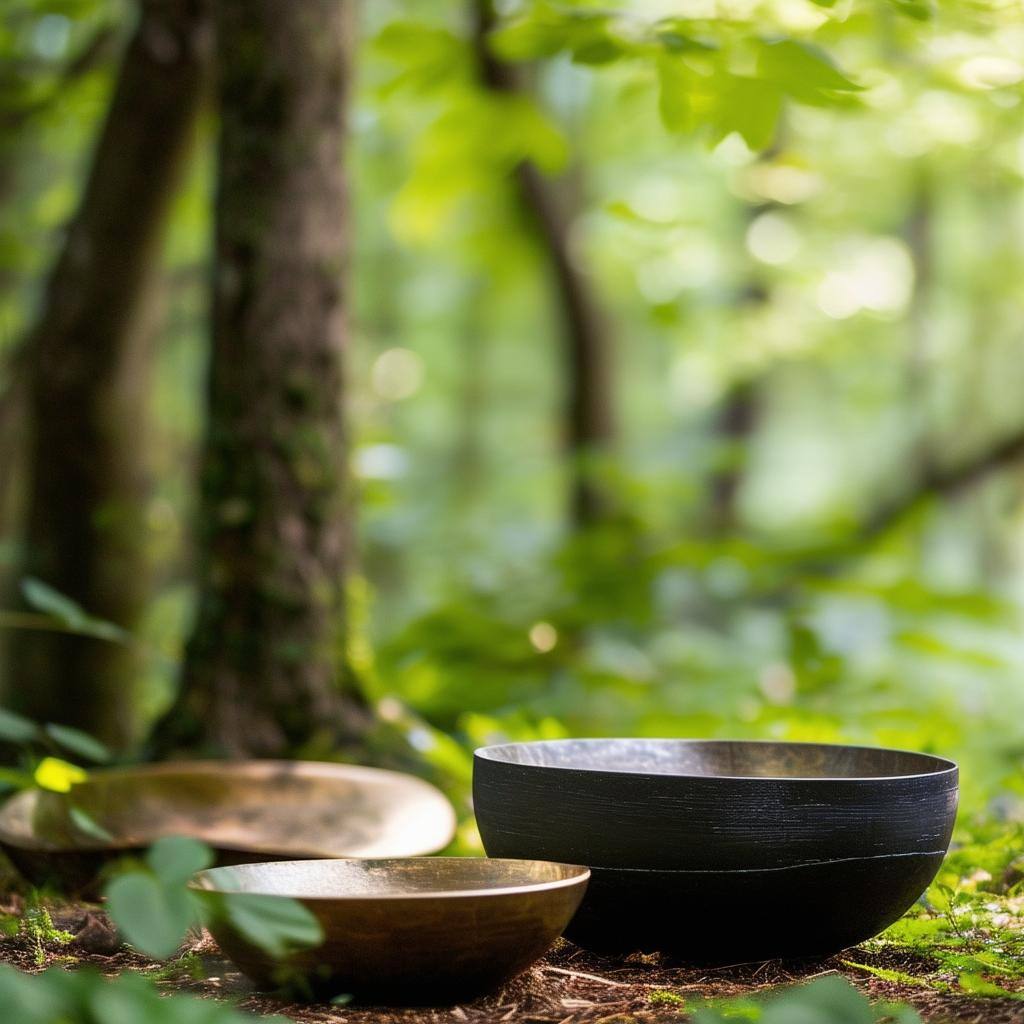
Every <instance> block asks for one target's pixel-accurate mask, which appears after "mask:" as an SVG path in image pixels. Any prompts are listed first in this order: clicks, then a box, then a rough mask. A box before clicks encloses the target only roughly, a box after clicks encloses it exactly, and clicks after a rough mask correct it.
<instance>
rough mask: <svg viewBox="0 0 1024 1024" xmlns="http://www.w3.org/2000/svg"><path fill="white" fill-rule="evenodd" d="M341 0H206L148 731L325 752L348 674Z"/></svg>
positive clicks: (348, 15)
mask: <svg viewBox="0 0 1024 1024" xmlns="http://www.w3.org/2000/svg"><path fill="white" fill-rule="evenodd" d="M353 6H354V5H353V4H352V3H351V2H349V0H306V2H304V3H301V4H299V3H280V2H277V0H217V2H216V3H215V4H214V8H215V20H216V27H217V35H218V44H217V58H218V71H219V85H218V100H219V106H220V116H221V129H220V143H219V155H218V174H219V185H218V195H217V209H216V243H215V245H216V265H215V271H214V297H213V313H212V319H213V336H212V346H213V351H212V362H211V367H210V378H209V423H208V427H207V434H206V440H205V448H204V454H203V467H202V485H201V487H202V494H201V531H202V535H201V539H200V546H201V566H200V581H199V585H200V594H199V609H198V616H197V620H196V623H195V626H194V629H193V632H192V636H191V640H190V641H189V644H188V649H187V653H186V660H185V667H184V678H183V682H182V690H181V695H180V697H179V699H178V701H177V703H176V704H175V706H174V707H173V708H172V709H171V710H170V712H169V713H168V714H167V715H166V716H165V718H164V719H163V720H162V722H160V723H159V725H158V728H157V730H156V733H155V745H156V747H157V749H159V750H161V751H168V750H173V749H176V748H180V747H188V748H196V747H199V748H210V749H214V750H217V751H219V752H222V753H226V754H229V755H235V756H242V755H264V756H265V755H271V756H272V755H282V754H286V753H289V752H294V751H297V750H300V749H305V750H310V749H314V748H315V749H321V750H322V749H331V748H334V747H335V746H336V745H337V744H338V743H339V742H342V743H344V742H345V741H346V740H350V739H352V738H353V737H355V736H357V735H358V734H359V732H360V730H361V729H362V728H363V726H364V723H365V720H366V713H365V711H364V708H363V706H362V703H361V701H360V700H359V697H358V695H357V693H356V691H355V689H354V687H353V686H352V685H351V683H350V682H349V681H348V679H347V674H346V668H345V656H344V586H345V569H346V565H347V562H348V559H349V509H348V507H347V503H346V495H345V491H346V487H345V477H346V444H345V434H344V428H343V420H342V413H341V399H342V386H343V367H342V362H343V354H344V347H345V337H346V326H345V318H346V312H347V301H346V297H345V294H344V292H343V285H344V279H345V263H346V258H347V254H346V248H347V246H346V240H347V237H348V234H349V225H348V219H347V213H346V206H345V164H344V111H345V102H346V97H347V93H348V86H349V78H350V74H351V60H352V41H353V40H352V32H353V25H352V14H353Z"/></svg>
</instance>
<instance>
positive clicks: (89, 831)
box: [68, 807, 114, 843]
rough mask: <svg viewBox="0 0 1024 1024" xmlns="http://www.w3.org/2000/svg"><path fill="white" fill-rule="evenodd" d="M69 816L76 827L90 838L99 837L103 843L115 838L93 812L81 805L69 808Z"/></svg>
mask: <svg viewBox="0 0 1024 1024" xmlns="http://www.w3.org/2000/svg"><path fill="white" fill-rule="evenodd" d="M68 817H69V818H70V819H71V823H72V824H73V825H74V826H75V828H76V829H78V831H79V832H81V833H82V835H85V836H88V837H89V838H90V839H98V840H99V841H100V842H102V843H109V842H111V841H112V840H113V838H114V837H113V836H112V835H111V834H110V833H109V832H108V831H107V830H106V829H105V828H104V827H103V826H102V825H101V824H100V823H99V822H98V821H97V820H96V819H95V818H94V817H93V816H92V815H91V814H89V813H88V812H87V811H83V810H82V808H81V807H71V808H70V809H69V810H68Z"/></svg>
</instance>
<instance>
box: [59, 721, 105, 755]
mask: <svg viewBox="0 0 1024 1024" xmlns="http://www.w3.org/2000/svg"><path fill="white" fill-rule="evenodd" d="M43 732H44V733H46V735H47V736H49V737H50V739H51V740H53V742H54V743H57V744H59V745H60V746H62V747H63V748H64V749H65V750H68V751H70V752H71V753H72V754H77V755H78V756H79V757H81V758H84V759H85V760H86V761H92V762H93V763H95V764H107V763H108V762H109V761H110V760H111V758H112V757H113V755H112V754H111V752H110V750H109V749H108V748H107V747H106V746H105V745H104V744H102V743H100V741H99V740H98V739H95V738H94V737H92V736H90V735H89V734H88V733H87V732H82V730H81V729H73V728H71V727H70V726H68V725H57V724H56V723H54V722H50V723H48V724H47V725H44V726H43Z"/></svg>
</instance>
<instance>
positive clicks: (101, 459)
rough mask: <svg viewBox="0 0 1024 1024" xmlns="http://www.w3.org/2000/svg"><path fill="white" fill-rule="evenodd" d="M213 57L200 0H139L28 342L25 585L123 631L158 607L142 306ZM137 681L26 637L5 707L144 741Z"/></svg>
mask: <svg viewBox="0 0 1024 1024" xmlns="http://www.w3.org/2000/svg"><path fill="white" fill-rule="evenodd" d="M209 51H210V37H209V23H208V18H207V11H206V3H205V0H141V3H140V7H139V20H138V25H137V27H136V29H135V31H134V34H133V36H132V38H131V40H130V42H129V43H128V46H127V49H126V50H125V53H124V57H123V60H122V63H121V70H120V73H119V76H118V79H117V83H116V85H115V88H114V93H113V98H112V100H111V102H110V108H109V111H108V113H107V117H106V121H105V123H104V126H103V129H102V131H101V133H100V136H99V139H98V141H97V144H96V149H95V152H94V154H93V158H92V163H91V166H90V169H89V173H88V177H87V181H86V184H85V189H84V191H83V193H82V197H81V200H80V202H79V206H78V210H77V213H76V214H75V217H74V219H73V220H72V223H71V225H70V226H69V228H68V231H67V235H66V238H65V241H64V244H63V247H62V249H61V251H60V254H59V256H58V258H57V261H56V264H55V266H54V268H53V271H52V273H51V275H50V279H49V282H48V284H47V287H46V292H45V295H44V297H43V301H42V308H41V311H40V313H39V315H38V318H37V321H36V323H35V326H34V327H33V328H32V330H31V331H30V333H29V336H28V337H27V338H26V340H25V342H24V346H25V347H24V356H23V358H24V370H25V373H27V376H28V380H27V387H26V390H27V406H28V413H29V418H30V425H31V432H30V441H29V448H28V457H27V459H26V460H25V462H26V466H27V470H28V474H29V480H28V483H27V494H26V500H25V506H26V508H25V529H24V546H25V559H24V565H23V574H22V575H24V576H28V577H36V578H38V579H39V580H41V581H42V582H43V583H45V584H46V585H47V586H48V587H51V588H54V589H55V590H56V591H58V592H60V594H63V595H67V597H69V598H70V599H71V600H72V601H74V602H76V603H77V604H79V605H80V606H81V607H82V608H84V609H86V610H87V611H88V612H89V613H90V614H91V615H93V616H96V617H98V618H101V619H104V620H107V621H109V622H112V623H114V624H115V625H116V626H119V627H121V628H123V629H131V628H132V627H133V626H134V625H135V624H136V621H137V619H138V617H139V615H140V613H141V611H142V609H143V607H144V604H145V602H146V600H147V598H148V596H149V587H148V569H147V564H146V555H145V539H146V538H145V534H146V530H145V515H146V508H147V496H148V482H147V472H146V448H145V422H146V419H147V410H148V407H149V403H150V393H149V374H148V365H149V360H148V355H147V351H146V342H147V338H148V335H149V323H148V319H149V318H148V316H147V314H148V311H149V301H148V300H149V298H150V295H151V284H152V283H153V280H154V276H155V271H156V270H157V267H158V263H159V260H158V255H159V250H160V243H161V239H162V236H163V229H164V226H165V223H166V220H167V213H168V209H169V207H170V204H171V200H172V198H173V196H174V193H175V189H176V186H177V185H178V182H179V180H180V178H181V175H182V171H183V168H184V165H185V158H186V156H187V154H188V151H189V142H190V140H191V138H192V134H193V129H194V126H195V122H196V118H197V114H198V112H199V110H200V107H201V102H202V98H203V94H204V91H205V80H206V71H207V65H208V57H209ZM138 671H139V662H138V654H137V651H136V649H135V648H134V647H132V646H129V645H125V644H120V643H112V642H110V641H108V640H102V639H96V638H93V637H88V636H82V635H71V634H64V633H59V632H52V631H41V630H27V629H26V630H19V631H17V632H16V633H15V634H14V635H13V636H12V637H11V642H10V651H9V664H8V678H9V679H10V680H11V692H10V695H9V699H10V702H11V704H12V705H14V706H15V707H17V708H19V709H20V710H22V711H24V712H26V713H27V714H30V715H32V716H35V717H38V718H43V719H46V720H49V721H56V722H63V723H66V724H69V725H74V726H77V727H79V728H82V729H86V730H88V731H89V732H91V733H93V734H95V735H97V736H99V737H101V738H102V739H104V740H107V741H109V742H111V743H113V744H115V745H123V744H125V743H126V742H128V741H130V740H131V739H132V738H133V737H134V736H135V733H136V723H135V720H134V714H135V710H136V702H135V701H134V700H133V684H134V682H135V680H136V677H137V674H138Z"/></svg>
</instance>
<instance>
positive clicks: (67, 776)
mask: <svg viewBox="0 0 1024 1024" xmlns="http://www.w3.org/2000/svg"><path fill="white" fill-rule="evenodd" d="M33 778H34V780H35V784H36V785H37V786H38V787H39V788H40V789H49V790H51V791H52V792H54V793H67V792H68V791H69V790H70V789H71V787H72V786H74V785H75V784H76V783H79V782H84V781H85V780H86V779H87V778H88V773H87V772H86V771H85V769H84V768H79V767H78V765H76V764H70V763H69V762H67V761H62V760H61V759H60V758H59V757H44V758H43V759H42V761H40V762H39V764H37V765H36V770H35V771H34V772H33Z"/></svg>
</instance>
